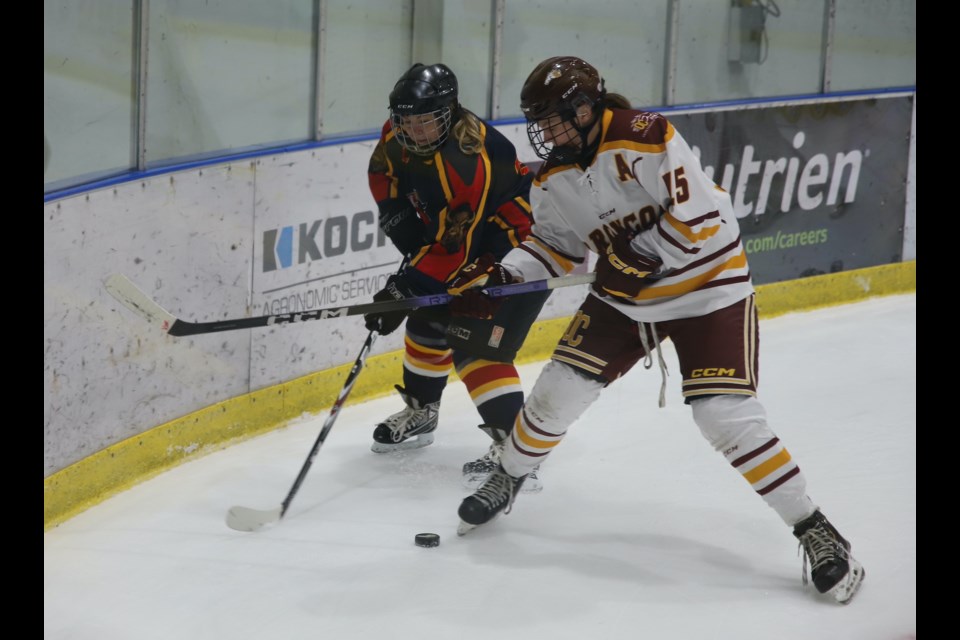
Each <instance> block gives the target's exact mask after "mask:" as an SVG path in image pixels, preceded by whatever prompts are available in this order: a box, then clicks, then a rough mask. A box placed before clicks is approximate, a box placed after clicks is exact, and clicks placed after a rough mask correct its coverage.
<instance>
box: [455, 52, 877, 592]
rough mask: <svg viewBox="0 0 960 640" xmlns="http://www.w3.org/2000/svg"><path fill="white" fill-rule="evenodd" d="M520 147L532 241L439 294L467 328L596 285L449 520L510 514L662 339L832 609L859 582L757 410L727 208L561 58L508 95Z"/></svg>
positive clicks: (703, 420)
mask: <svg viewBox="0 0 960 640" xmlns="http://www.w3.org/2000/svg"><path fill="white" fill-rule="evenodd" d="M520 106H521V108H522V110H523V112H524V115H525V116H526V119H527V134H528V137H529V139H530V143H531V144H532V145H533V147H534V150H535V151H536V153H537V155H538V156H539V157H540V158H542V159H543V160H544V163H543V165H542V166H541V168H540V171H539V173H538V175H537V176H536V178H535V180H534V184H533V187H532V189H531V192H530V196H531V197H530V201H531V205H532V207H533V218H534V225H533V229H532V233H531V236H530V237H529V238H527V240H526V241H524V242H523V243H522V244H521V245H520V246H519V247H517V248H515V249H513V250H511V251H510V252H509V253H507V254H506V255H505V256H504V257H503V258H502V259H501V260H500V262H499V263H494V262H492V261H491V260H489V259H486V260H480V261H478V262H476V263H474V264H473V265H470V266H468V267H467V268H465V269H464V270H463V271H462V272H461V273H460V274H459V275H458V277H457V278H455V279H454V280H453V281H452V282H451V286H450V288H449V289H448V290H449V292H450V293H452V294H454V295H461V296H463V297H464V298H467V299H469V301H470V305H469V306H470V308H472V309H475V310H476V313H477V315H478V316H488V315H490V314H492V313H493V312H495V311H496V309H497V306H498V305H499V304H500V299H494V298H489V297H487V296H486V295H484V294H482V293H479V290H478V289H476V287H479V286H492V285H496V284H502V283H509V282H517V281H523V280H538V279H542V278H550V277H556V276H560V275H563V274H565V273H568V272H570V271H571V270H572V269H574V268H575V267H576V266H577V265H579V264H582V263H584V261H585V260H586V259H587V256H588V251H592V252H594V253H596V254H597V255H598V258H597V266H596V281H595V282H594V284H593V285H592V291H591V293H590V295H588V296H587V298H586V300H584V302H583V304H582V305H581V306H580V308H579V310H578V311H577V312H576V314H575V315H574V316H573V319H572V320H571V323H570V325H569V327H568V329H567V330H566V332H565V333H564V335H563V337H562V338H561V339H560V341H559V343H558V344H557V347H556V349H555V351H554V353H553V355H552V357H551V360H550V362H549V363H547V365H545V367H544V369H543V372H542V373H541V374H540V377H539V379H538V380H537V382H536V383H535V385H534V388H533V391H532V393H531V395H530V396H529V397H528V398H527V399H526V402H525V403H524V405H523V408H522V409H521V411H520V413H519V414H518V416H517V419H516V421H515V423H514V427H513V431H512V433H511V436H510V437H509V438H508V439H507V442H506V447H505V450H504V452H503V454H502V457H501V460H500V468H499V469H498V470H497V471H496V472H495V473H493V474H492V475H491V476H490V477H489V478H488V479H487V481H486V482H485V483H484V484H483V485H482V486H481V487H480V488H479V489H478V490H477V491H476V492H475V493H474V494H473V495H471V496H469V497H467V498H466V499H464V500H463V502H462V504H461V505H460V509H459V516H460V520H461V523H460V529H459V532H460V533H461V535H462V534H463V533H466V532H467V531H469V530H470V529H472V528H474V527H476V526H479V525H481V524H484V523H487V522H489V521H490V520H492V519H494V518H496V517H497V516H499V515H500V514H502V513H506V512H509V510H510V508H511V506H512V504H513V501H514V499H515V497H516V495H517V492H518V490H519V488H520V487H521V486H522V484H523V482H524V479H525V477H526V475H527V474H528V473H529V472H530V471H531V470H532V469H534V468H535V467H536V466H537V465H540V464H541V463H542V462H543V461H544V460H545V459H546V458H547V456H548V455H549V454H550V452H551V451H552V450H553V448H554V447H556V446H557V445H558V444H559V443H560V442H561V441H562V439H563V437H564V435H566V433H567V430H568V429H569V428H570V426H571V425H572V424H573V423H574V422H576V420H577V419H578V418H579V417H580V416H581V415H582V414H583V412H584V411H585V410H586V409H587V408H588V407H589V406H590V405H591V404H592V403H593V402H594V401H595V400H596V399H597V398H598V397H599V395H600V392H601V390H602V389H603V388H604V387H605V386H607V385H609V384H610V383H612V382H613V381H614V380H616V379H617V378H619V377H620V376H622V375H623V374H624V373H626V372H627V371H629V370H630V369H631V367H633V365H634V364H636V363H637V362H638V361H640V360H641V359H645V360H646V363H647V364H648V365H650V364H652V363H657V364H658V368H659V369H660V371H661V375H662V376H663V378H662V379H663V384H662V385H661V391H660V405H661V406H663V403H664V390H665V386H666V385H665V380H666V378H665V375H666V363H665V362H664V360H663V358H662V355H661V350H660V343H661V341H662V340H663V339H665V338H667V337H669V338H670V339H671V340H672V342H673V344H674V346H675V347H676V352H677V355H678V359H679V365H680V372H681V374H682V376H683V384H682V390H683V396H684V401H685V402H686V403H687V404H689V405H690V407H691V409H692V411H693V420H694V422H695V423H696V424H697V426H698V427H699V428H700V431H701V433H702V434H703V436H704V438H705V439H706V440H707V441H708V442H709V443H710V444H711V445H712V446H713V447H714V448H715V449H716V451H718V452H719V453H720V454H721V455H723V456H724V458H725V459H726V460H727V462H728V463H729V464H730V465H731V466H733V468H734V469H735V470H736V471H738V472H739V473H740V474H742V475H743V477H744V478H745V479H746V481H747V482H748V483H749V484H750V486H751V487H752V488H753V490H754V491H755V492H756V493H757V494H758V495H759V496H760V497H761V498H762V499H763V500H764V501H765V502H766V503H767V504H768V505H769V506H770V507H772V508H773V509H774V510H775V511H776V512H777V514H778V515H779V516H780V517H781V518H782V519H783V521H784V522H785V523H786V524H787V525H789V526H790V527H792V528H793V533H794V535H795V536H796V537H797V538H798V539H799V541H800V546H801V547H802V549H803V553H804V566H803V581H804V583H806V582H807V578H808V574H807V564H808V563H809V566H810V569H809V571H810V578H811V579H812V581H813V583H814V585H815V587H816V589H817V590H818V591H819V592H820V593H828V594H830V596H832V597H833V598H834V599H836V601H838V602H842V603H846V602H849V601H850V599H851V598H852V597H853V596H854V594H855V593H856V592H857V590H858V588H859V587H860V584H861V582H862V580H863V576H864V571H863V567H862V566H861V565H860V563H859V562H857V560H856V559H855V558H854V557H853V556H852V555H851V554H850V543H849V542H847V540H845V539H844V538H843V537H842V536H841V535H840V533H839V532H838V531H837V529H836V528H835V527H834V526H833V525H832V524H831V523H830V522H829V521H828V520H827V518H826V517H825V516H824V515H823V513H822V512H821V511H820V509H819V507H818V505H817V504H816V503H814V502H813V501H812V500H811V499H810V497H809V496H808V495H807V484H806V479H805V478H804V475H803V473H802V472H801V471H800V468H799V466H798V465H797V463H796V461H794V460H793V458H792V457H791V455H790V454H789V453H788V451H787V449H786V448H785V447H784V444H783V443H782V442H781V441H780V440H779V438H777V436H776V434H774V432H773V431H772V430H771V428H770V427H769V425H768V424H767V419H766V413H765V410H764V407H763V405H762V404H761V403H760V401H759V400H758V399H757V397H756V396H757V383H758V379H757V373H758V368H759V355H758V345H759V336H758V325H757V311H756V306H755V299H754V298H755V295H754V288H753V284H752V281H751V278H750V268H749V265H748V263H747V256H746V253H745V251H744V247H743V243H742V242H741V239H740V230H739V226H738V223H737V219H736V217H735V215H734V213H733V208H732V206H731V202H730V197H729V195H728V194H727V193H726V192H725V191H724V190H722V189H721V188H720V187H718V186H717V185H716V184H714V183H713V182H712V181H711V180H710V179H709V178H708V177H707V176H706V174H705V173H704V172H703V170H702V168H701V166H700V161H699V159H698V158H697V156H696V155H695V154H694V153H693V152H692V151H691V149H690V147H689V146H688V145H687V143H686V142H685V141H684V139H683V137H682V136H681V135H680V133H679V132H678V131H677V130H676V129H674V127H673V125H672V124H671V123H670V122H669V121H668V120H667V119H666V118H664V117H663V116H662V115H660V114H657V113H650V112H645V111H638V110H634V109H631V108H630V106H629V103H628V102H627V100H626V99H625V98H624V97H623V96H620V95H618V94H614V93H608V92H607V91H606V88H605V87H604V82H603V79H602V77H601V76H600V74H599V73H598V72H597V70H596V69H595V68H594V67H592V66H591V65H589V64H588V63H586V62H585V61H583V60H581V59H579V58H575V57H554V58H549V59H547V60H545V61H544V62H542V63H540V64H539V65H538V66H537V67H536V68H535V69H534V70H533V72H532V73H531V74H530V76H529V77H528V79H527V81H526V83H525V84H524V86H523V90H522V92H521V103H520Z"/></svg>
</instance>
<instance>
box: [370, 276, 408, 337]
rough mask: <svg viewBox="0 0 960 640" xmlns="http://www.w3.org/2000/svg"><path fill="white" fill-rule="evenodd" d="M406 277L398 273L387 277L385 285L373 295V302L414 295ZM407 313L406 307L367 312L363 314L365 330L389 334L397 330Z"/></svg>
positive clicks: (400, 298)
mask: <svg viewBox="0 0 960 640" xmlns="http://www.w3.org/2000/svg"><path fill="white" fill-rule="evenodd" d="M416 295H417V294H416V292H414V291H413V290H412V289H411V288H410V285H409V284H408V283H407V280H406V278H404V277H403V275H400V274H394V275H392V276H390V278H388V279H387V286H385V287H384V288H383V289H381V290H380V291H378V292H376V293H375V294H374V295H373V301H374V302H383V301H384V300H403V299H404V298H413V297H416ZM408 313H409V310H408V309H401V310H399V311H384V312H383V313H368V314H365V315H364V316H363V320H364V324H366V327H367V331H376V332H377V333H379V334H380V335H382V336H385V335H389V334H391V333H393V332H394V331H396V330H397V327H399V326H400V325H401V324H402V323H403V320H404V318H406V317H407V314H408Z"/></svg>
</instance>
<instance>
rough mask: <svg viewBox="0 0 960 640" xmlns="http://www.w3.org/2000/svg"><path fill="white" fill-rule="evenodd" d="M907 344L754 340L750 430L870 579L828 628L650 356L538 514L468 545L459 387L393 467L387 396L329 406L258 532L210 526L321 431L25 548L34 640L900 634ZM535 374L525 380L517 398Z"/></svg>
mask: <svg viewBox="0 0 960 640" xmlns="http://www.w3.org/2000/svg"><path fill="white" fill-rule="evenodd" d="M916 331H917V324H916V295H915V294H908V295H897V296H889V297H883V298H874V299H870V300H866V301H864V302H859V303H856V304H851V305H845V306H840V307H833V308H829V309H824V310H818V311H812V312H804V313H796V314H791V315H788V316H782V317H779V318H772V319H769V320H763V321H761V370H760V373H761V386H760V399H761V400H762V401H763V402H764V404H765V406H766V408H767V413H768V417H769V420H770V424H771V426H772V428H773V429H774V431H775V432H776V433H777V434H778V435H779V436H780V438H781V440H782V441H783V442H784V444H785V445H786V447H787V448H788V450H789V451H790V452H791V454H792V455H793V457H794V458H795V459H796V460H797V461H798V462H799V464H800V467H801V469H802V470H803V471H804V472H805V474H806V476H807V480H808V490H809V493H810V495H811V497H812V498H813V500H814V501H815V502H817V503H818V504H819V505H820V506H821V508H822V510H823V511H824V513H825V514H826V515H827V516H828V517H829V518H830V519H831V520H832V522H833V523H834V524H835V525H836V526H837V527H838V528H839V529H840V531H841V532H842V533H843V534H844V535H845V536H846V537H847V538H848V539H849V540H850V541H851V542H852V544H853V551H854V555H855V556H856V557H857V558H858V559H859V560H860V561H861V562H862V563H863V566H864V568H865V570H866V578H865V581H864V585H863V588H862V589H861V591H860V593H859V594H858V595H857V597H856V598H855V599H854V600H853V601H852V602H851V603H850V604H848V605H846V606H843V605H838V604H836V603H834V602H830V601H826V600H824V599H823V598H822V597H819V596H816V595H815V594H814V593H813V591H812V587H811V586H807V587H804V586H803V585H802V584H801V578H800V576H801V559H800V556H799V555H798V550H797V542H796V539H795V538H794V537H793V535H792V533H791V531H790V529H789V528H788V527H787V526H786V525H785V524H784V523H783V522H782V521H781V520H780V518H779V517H778V516H777V514H776V513H775V512H774V511H773V510H771V509H770V508H769V507H767V506H766V504H765V503H764V502H763V501H762V500H761V499H760V498H759V497H758V496H757V495H756V494H755V493H753V491H751V490H750V488H749V486H748V485H747V484H746V482H745V481H744V480H743V478H742V477H740V476H739V474H737V473H736V472H735V471H734V470H733V469H732V468H731V467H730V466H729V465H727V463H726V462H725V461H724V459H723V458H722V457H721V455H720V454H719V453H716V452H714V451H713V449H712V448H711V447H710V446H709V445H708V444H707V443H706V441H705V440H703V438H702V436H701V435H700V433H699V430H698V429H697V427H696V425H695V424H694V423H693V420H692V417H691V414H690V410H689V408H688V407H686V406H685V405H684V404H683V401H682V398H681V397H680V391H679V388H680V386H679V383H680V380H679V376H678V374H677V372H676V361H675V355H674V352H673V350H672V346H671V345H670V344H669V343H667V344H666V346H665V356H666V358H667V363H668V366H669V367H670V372H671V375H670V377H669V378H668V389H667V406H666V408H664V409H659V408H658V407H657V396H658V393H659V387H660V376H659V374H658V372H657V371H656V369H653V370H649V371H647V370H645V369H644V368H643V367H642V366H638V367H636V368H635V369H634V370H633V371H632V372H631V373H630V374H629V375H628V376H626V377H625V378H623V379H621V380H619V381H618V382H616V383H614V384H613V385H612V386H611V387H609V388H608V389H606V390H605V391H604V394H603V395H602V396H601V398H600V400H599V401H598V402H597V403H596V404H595V405H594V406H593V407H591V408H590V409H589V410H588V412H587V413H586V414H585V415H584V417H583V418H582V419H581V420H580V421H579V422H578V423H576V424H575V425H574V426H573V427H572V428H571V431H570V433H569V435H568V436H567V438H566V439H565V440H564V442H563V443H562V444H561V445H560V446H559V447H558V448H557V449H556V450H555V452H554V454H553V455H552V456H551V457H550V459H549V460H548V461H547V462H546V463H545V464H544V465H543V468H542V469H541V473H540V476H541V479H542V481H543V484H544V490H543V491H542V492H541V493H540V494H535V495H529V494H522V495H521V496H520V497H519V498H518V500H517V502H516V503H515V505H514V508H513V511H512V512H511V513H509V514H507V515H505V516H503V517H501V518H500V519H498V520H496V521H494V522H493V523H491V524H489V525H487V526H486V527H484V528H481V529H478V530H476V531H474V532H472V533H470V534H468V535H467V536H465V537H461V538H458V537H457V535H456V526H457V522H458V518H457V515H456V511H457V506H458V505H459V503H460V500H461V499H463V498H464V497H465V496H466V495H467V492H466V491H465V490H464V489H463V488H462V487H461V485H460V466H461V465H462V464H463V463H464V462H465V461H467V460H469V459H472V458H475V457H477V456H478V455H479V454H481V453H482V452H483V451H484V450H485V448H486V446H487V440H486V436H485V435H484V434H483V433H482V432H481V431H480V430H479V429H477V428H476V425H477V424H478V417H477V414H476V411H475V410H474V409H473V407H472V405H471V404H470V402H469V398H468V396H467V394H466V392H465V391H464V389H463V386H462V384H460V383H459V382H458V381H456V380H454V381H453V382H452V383H451V385H450V387H448V389H447V392H446V394H445V396H444V398H443V404H442V408H441V425H440V428H439V430H438V431H437V439H436V442H435V443H434V444H433V445H432V446H429V447H426V448H424V449H419V450H415V451H409V452H405V453H402V454H389V455H382V454H381V455H378V454H374V453H372V452H371V451H370V448H369V444H370V432H371V430H372V425H373V424H374V423H375V422H376V421H377V420H379V419H381V418H383V417H385V416H387V415H389V414H390V413H393V412H394V411H396V410H397V409H398V408H399V405H400V402H399V399H398V398H397V397H388V398H383V399H378V400H374V401H370V402H366V403H363V404H353V403H350V402H348V403H347V406H346V408H345V409H344V410H343V411H342V413H341V414H340V416H339V417H338V419H337V421H336V423H335V424H334V427H333V430H332V431H331V432H330V435H329V437H328V438H327V440H326V442H325V444H324V445H323V447H322V448H321V450H320V452H319V455H318V456H317V458H316V460H315V462H314V464H313V467H312V469H311V470H310V472H309V474H308V476H307V477H306V479H305V481H304V483H303V485H302V487H301V489H300V491H299V493H298V494H297V495H296V497H295V499H294V501H293V503H292V505H291V507H290V510H289V511H288V512H287V514H286V517H285V518H284V519H283V520H281V521H280V522H279V523H277V524H275V525H271V526H269V527H268V528H265V529H262V530H260V531H258V532H254V533H240V532H237V531H234V530H232V529H229V528H228V527H227V526H226V525H225V523H224V517H225V515H226V512H227V510H228V509H229V508H230V507H231V506H232V505H243V506H248V507H253V508H257V509H270V508H274V507H278V506H280V503H281V502H282V501H283V499H284V497H285V496H286V495H287V492H288V491H289V490H290V488H291V485H292V484H293V480H294V478H295V477H296V475H297V472H298V471H299V469H300V468H301V465H302V464H303V462H304V460H305V459H306V455H307V453H308V452H309V451H310V448H311V446H312V445H313V443H314V441H315V439H316V437H317V435H318V433H319V431H320V428H321V426H322V424H323V421H324V420H325V419H326V417H327V416H326V414H325V413H323V414H319V415H315V416H309V417H305V418H304V419H303V420H302V421H298V422H297V423H295V424H292V425H290V426H288V427H286V428H283V429H280V430H278V431H275V432H271V433H269V434H267V435H264V436H261V437H258V438H255V439H253V440H250V441H247V442H244V443H242V444H239V445H235V446H233V447H230V448H228V449H226V450H223V451H220V452H217V453H214V454H211V455H208V456H205V457H202V458H199V459H197V460H194V461H191V462H189V463H187V464H184V465H182V466H180V467H178V468H176V469H173V470H171V471H169V472H167V473H164V474H162V475H160V476H158V477H156V478H154V479H153V480H150V481H148V482H146V483H143V484H141V485H138V486H136V487H134V488H132V489H130V490H128V491H126V492H124V493H122V494H120V495H118V496H115V497H114V498H112V499H110V500H108V501H106V502H104V503H102V504H100V505H98V506H96V507H93V508H91V509H89V510H88V511H86V512H84V513H82V514H80V515H78V516H76V517H75V518H73V519H71V520H69V521H67V522H66V523H64V524H62V525H60V526H59V527H57V528H55V529H53V530H51V531H48V532H46V533H44V552H43V560H44V571H43V575H44V587H43V602H44V637H45V638H48V639H51V640H53V639H56V640H68V639H69V640H220V639H224V640H253V639H257V640H261V639H265V638H266V639H270V640H273V639H281V640H286V639H301V638H317V639H322V640H368V639H369V640H393V639H398V640H459V639H463V640H471V639H480V640H512V639H523V640H535V639H538V638H539V639H542V640H566V639H570V640H621V639H638V638H650V639H655V640H674V639H676V640H688V639H690V640H701V639H705V640H711V639H721V640H722V639H730V640H754V639H756V640H759V639H764V640H767V639H773V640H791V639H796V640H810V639H811V638H816V639H818V640H834V639H836V640H906V639H908V638H915V637H916V630H917V608H916V595H917V562H916V558H917V556H916V551H917V545H916V543H917V536H916V524H917V508H916V451H917V447H916V445H917V438H916V435H917V434H916V428H917V422H916V408H917V407H916V404H917V403H916ZM358 348H359V345H358ZM541 367H542V363H538V364H531V365H525V366H523V367H522V368H521V375H522V377H523V381H524V386H525V388H527V389H528V390H529V389H530V388H531V387H532V385H533V382H534V381H535V378H536V375H537V373H538V372H539V370H540V368H541ZM419 532H436V533H438V534H440V536H441V540H442V541H441V545H440V546H439V547H438V548H434V549H424V548H420V547H416V546H414V544H413V537H414V534H416V533H419Z"/></svg>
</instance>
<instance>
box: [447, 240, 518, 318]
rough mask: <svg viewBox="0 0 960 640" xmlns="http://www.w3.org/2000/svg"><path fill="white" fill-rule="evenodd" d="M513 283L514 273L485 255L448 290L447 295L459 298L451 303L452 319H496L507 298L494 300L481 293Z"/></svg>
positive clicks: (458, 277)
mask: <svg viewBox="0 0 960 640" xmlns="http://www.w3.org/2000/svg"><path fill="white" fill-rule="evenodd" d="M511 282H513V276H511V275H510V272H509V271H507V270H506V269H504V268H503V265H502V264H500V263H499V262H497V261H496V258H494V257H493V255H491V254H489V253H487V254H484V255H483V256H481V257H479V258H477V259H476V260H475V261H474V262H472V263H471V264H468V265H467V266H465V267H464V268H463V269H461V270H460V272H459V273H458V274H457V275H456V276H454V278H453V280H451V281H450V283H449V285H448V286H447V293H449V294H450V295H452V296H456V297H455V298H454V299H453V300H451V301H450V315H451V316H466V317H469V318H482V319H484V320H488V319H490V318H492V317H493V316H494V315H496V313H497V311H498V310H499V309H500V306H501V305H502V304H503V298H491V297H490V296H488V295H487V294H485V293H483V292H481V291H480V289H481V288H483V287H497V286H500V285H502V284H510V283H511Z"/></svg>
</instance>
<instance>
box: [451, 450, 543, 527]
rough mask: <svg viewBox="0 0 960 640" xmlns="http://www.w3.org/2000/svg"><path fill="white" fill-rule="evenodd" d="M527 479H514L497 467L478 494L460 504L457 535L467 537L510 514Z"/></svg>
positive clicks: (521, 477)
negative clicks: (500, 516)
mask: <svg viewBox="0 0 960 640" xmlns="http://www.w3.org/2000/svg"><path fill="white" fill-rule="evenodd" d="M526 478H527V476H520V477H519V478H514V477H513V476H511V475H510V474H509V473H507V472H506V471H504V470H503V467H501V466H499V465H497V468H496V470H495V471H494V472H493V473H491V474H490V476H489V477H488V478H487V479H486V481H485V482H484V483H483V484H482V485H480V488H479V489H477V491H476V493H474V494H473V495H470V496H467V497H466V498H464V499H463V502H461V503H460V509H459V510H458V511H457V514H458V515H459V516H460V525H459V526H458V527H457V535H458V536H462V535H465V534H466V533H468V532H469V531H472V530H473V529H476V528H477V527H479V526H480V525H482V524H486V523H488V522H490V521H491V520H493V519H495V518H496V517H497V516H499V515H500V514H501V513H510V507H511V506H512V505H513V501H514V499H515V498H516V497H517V492H519V491H520V487H522V486H523V482H524V480H526Z"/></svg>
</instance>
